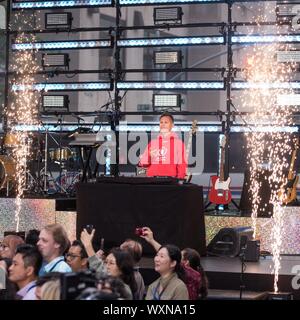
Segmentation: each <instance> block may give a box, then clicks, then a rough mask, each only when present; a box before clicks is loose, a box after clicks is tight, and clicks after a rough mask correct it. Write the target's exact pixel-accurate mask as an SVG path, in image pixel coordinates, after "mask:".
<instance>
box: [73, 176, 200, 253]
mask: <svg viewBox="0 0 300 320" xmlns="http://www.w3.org/2000/svg"><path fill="white" fill-rule="evenodd" d="M86 225H93V226H94V228H95V229H96V233H95V238H96V239H95V240H96V242H97V243H100V239H101V238H104V247H105V249H108V248H111V247H113V246H119V245H120V244H121V243H122V242H123V241H124V240H125V239H127V238H133V239H139V240H140V241H141V243H142V245H143V251H144V254H145V255H151V256H153V255H154V253H155V252H154V250H153V248H152V247H151V246H150V245H149V244H148V243H147V242H146V241H145V240H144V239H142V238H140V237H138V236H137V235H135V229H136V228H137V227H144V226H148V227H150V228H151V229H152V231H153V233H154V237H155V239H156V240H157V241H159V242H160V243H161V244H166V243H171V244H175V245H177V246H178V247H180V248H181V249H183V248H185V247H191V248H194V249H196V250H198V251H199V252H200V254H201V255H205V253H206V243H205V226H204V213H203V191H202V187H200V186H198V185H193V184H179V183H178V181H177V180H176V179H172V178H139V177H118V178H102V179H99V180H98V181H97V182H95V183H79V184H78V186H77V228H76V229H77V237H78V238H79V237H80V232H81V230H82V229H83V228H84V227H85V226H86Z"/></svg>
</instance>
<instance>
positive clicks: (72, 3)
mask: <svg viewBox="0 0 300 320" xmlns="http://www.w3.org/2000/svg"><path fill="white" fill-rule="evenodd" d="M111 5H112V0H58V1H25V2H13V3H12V9H14V10H26V9H38V10H42V9H52V8H70V7H74V8H76V7H77V8H84V7H100V6H101V7H110V6H111Z"/></svg>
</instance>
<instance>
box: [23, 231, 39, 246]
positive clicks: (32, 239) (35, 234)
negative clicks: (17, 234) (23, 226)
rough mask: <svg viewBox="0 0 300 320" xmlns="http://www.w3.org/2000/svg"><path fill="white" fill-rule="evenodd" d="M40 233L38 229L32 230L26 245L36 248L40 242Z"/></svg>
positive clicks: (27, 236) (28, 233) (29, 232)
mask: <svg viewBox="0 0 300 320" xmlns="http://www.w3.org/2000/svg"><path fill="white" fill-rule="evenodd" d="M39 235H40V231H39V230H37V229H31V230H29V231H28V232H27V234H26V238H25V243H27V244H31V245H33V246H36V245H37V243H38V241H39Z"/></svg>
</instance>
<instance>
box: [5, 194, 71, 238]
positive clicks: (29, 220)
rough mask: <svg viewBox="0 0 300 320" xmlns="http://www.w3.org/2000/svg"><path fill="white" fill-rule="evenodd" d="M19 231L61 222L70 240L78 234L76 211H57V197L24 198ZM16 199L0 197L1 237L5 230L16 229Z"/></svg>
mask: <svg viewBox="0 0 300 320" xmlns="http://www.w3.org/2000/svg"><path fill="white" fill-rule="evenodd" d="M21 201H22V202H21V203H22V204H21V206H22V207H21V214H20V227H19V231H28V230H30V229H39V230H40V229H41V228H42V227H43V226H45V225H47V224H51V223H60V224H62V225H63V226H64V228H65V229H66V231H67V232H68V236H69V238H70V240H73V239H75V235H76V212H63V211H55V199H22V200H21ZM15 208H16V205H15V199H14V198H0V238H2V237H3V232H4V231H14V230H15V228H16V224H15V221H14V215H15Z"/></svg>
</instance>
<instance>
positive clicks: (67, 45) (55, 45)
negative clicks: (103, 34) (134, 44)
mask: <svg viewBox="0 0 300 320" xmlns="http://www.w3.org/2000/svg"><path fill="white" fill-rule="evenodd" d="M111 47H112V41H111V40H104V39H103V40H85V41H45V42H28V43H13V44H12V50H16V51H17V50H57V49H61V50H63V49H98V48H111Z"/></svg>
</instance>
